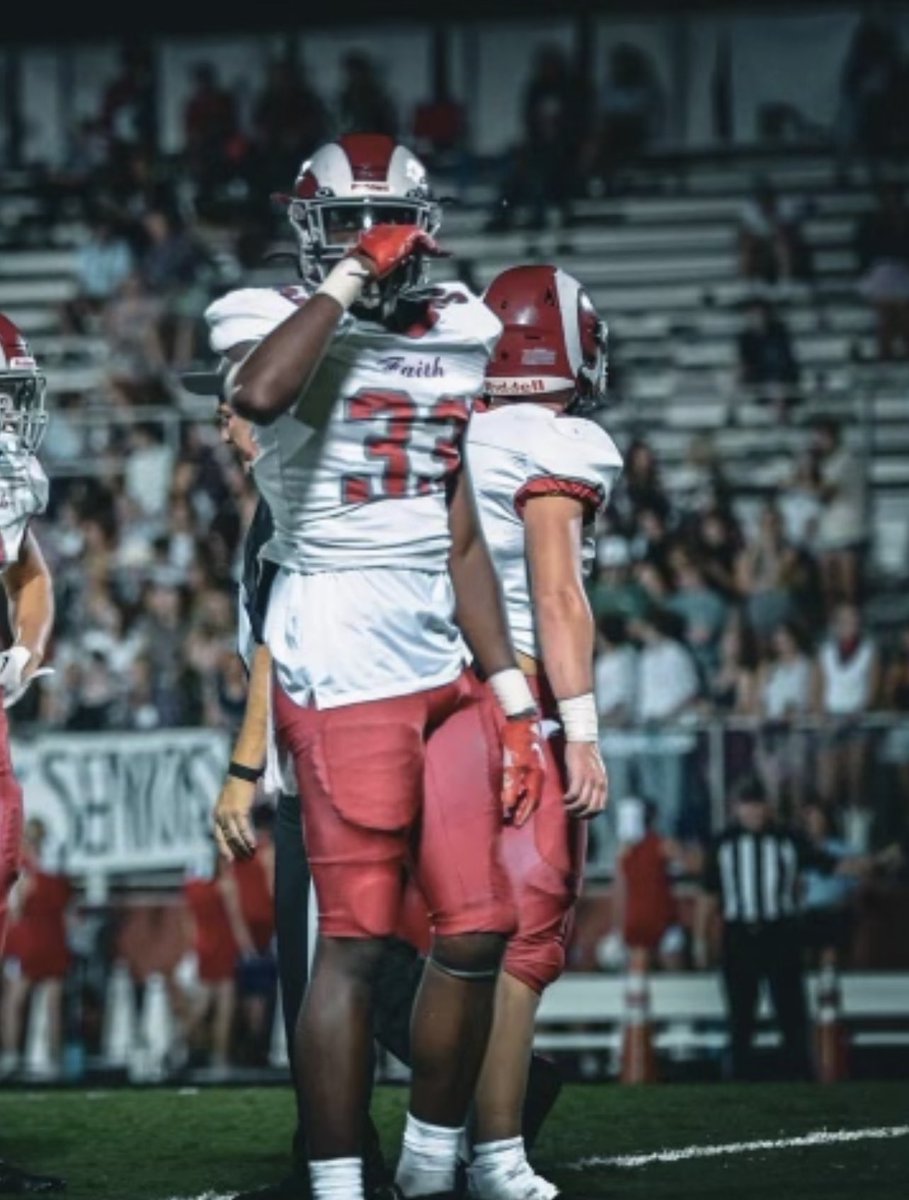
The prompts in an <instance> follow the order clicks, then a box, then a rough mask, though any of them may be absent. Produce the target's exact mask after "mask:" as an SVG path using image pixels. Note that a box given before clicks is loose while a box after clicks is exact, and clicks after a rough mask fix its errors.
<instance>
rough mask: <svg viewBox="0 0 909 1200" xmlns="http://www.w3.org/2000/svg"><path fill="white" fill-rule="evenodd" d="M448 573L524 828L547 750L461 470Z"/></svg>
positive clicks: (510, 809) (511, 808)
mask: <svg viewBox="0 0 909 1200" xmlns="http://www.w3.org/2000/svg"><path fill="white" fill-rule="evenodd" d="M448 524H449V528H450V530H451V552H450V554H449V560H448V565H449V572H450V574H451V581H452V584H453V586H454V593H455V620H456V621H457V623H458V626H459V628H460V630H461V632H462V633H463V635H464V638H465V640H466V642H467V644H468V645H469V646H470V648H471V650H472V651H473V653H474V656H475V658H476V660H477V662H478V663H479V665H480V667H481V669H482V671H483V673H484V675H486V677H487V679H488V680H489V683H490V686H491V687H492V689H493V691H494V692H495V693H496V697H497V698H498V700H499V703H500V704H501V706H502V708H503V710H504V711H505V715H506V717H508V721H507V722H506V725H505V730H504V733H503V739H502V740H503V745H504V751H505V778H504V783H503V788H502V808H503V811H504V813H505V816H506V819H508V820H510V821H513V822H514V824H515V825H523V824H524V822H525V821H526V820H527V819H528V818H529V817H530V815H531V814H532V813H533V811H534V809H536V807H537V806H538V805H539V803H540V797H541V795H542V789H543V752H542V746H541V744H540V741H539V739H540V731H539V722H538V720H537V709H536V704H535V703H534V700H533V696H532V695H531V692H530V689H529V688H528V686H527V682H526V680H525V679H524V677H523V675H522V674H521V671H520V668H519V667H518V664H517V658H516V656H515V652H514V647H513V646H512V643H511V634H510V633H509V630H508V618H507V616H506V613H505V602H504V600H503V598H502V589H501V586H500V584H499V579H498V576H497V575H496V572H495V568H494V567H493V565H492V559H491V558H490V555H489V548H488V547H487V545H486V539H485V538H484V536H483V531H482V529H481V527H480V519H479V516H478V514H477V507H476V500H475V498H474V494H473V486H472V484H471V482H470V472H469V471H468V469H467V467H466V466H465V467H462V469H461V470H460V471H459V472H458V475H457V478H456V481H455V484H454V487H453V489H452V494H451V497H450V500H449V508H448Z"/></svg>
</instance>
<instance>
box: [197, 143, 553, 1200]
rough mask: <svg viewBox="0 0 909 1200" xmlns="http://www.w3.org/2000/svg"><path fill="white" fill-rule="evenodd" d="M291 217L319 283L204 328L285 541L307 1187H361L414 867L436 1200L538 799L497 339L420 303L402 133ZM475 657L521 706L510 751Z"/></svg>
mask: <svg viewBox="0 0 909 1200" xmlns="http://www.w3.org/2000/svg"><path fill="white" fill-rule="evenodd" d="M289 215H290V219H291V223H292V224H293V227H294V229H295V231H296V233H297V235H298V237H299V240H300V248H301V268H302V274H303V284H302V286H299V287H294V288H288V289H284V290H283V291H269V290H264V289H263V290H255V289H247V290H243V291H239V292H235V293H232V294H230V295H229V296H227V297H225V298H224V299H223V300H221V301H218V302H216V303H215V304H214V305H212V306H211V307H210V308H209V310H208V312H207V318H208V320H209V324H210V326H211V335H212V346H213V349H215V350H216V351H218V352H220V353H221V354H223V355H225V356H227V357H228V358H230V359H232V360H233V363H234V365H233V367H232V368H231V371H230V374H229V376H228V379H227V390H226V399H227V400H228V401H229V403H230V405H231V407H232V408H233V409H234V410H236V411H237V412H238V413H239V414H240V415H241V416H244V417H247V418H248V419H250V420H252V421H253V422H254V423H255V424H256V426H257V428H256V440H257V442H258V445H259V450H260V452H259V455H258V456H257V458H256V459H255V461H254V465H253V470H254V473H255V478H256V483H257V486H258V487H259V490H260V492H261V493H262V495H263V497H264V498H265V500H266V501H267V503H268V505H269V508H270V510H271V513H272V516H273V519H274V523H275V532H274V535H273V537H272V538H271V540H270V541H269V543H268V544H267V545H266V547H265V548H264V550H263V556H264V557H265V558H266V559H268V560H270V561H273V562H275V563H277V564H278V568H279V569H278V572H277V575H276V577H275V581H274V584H273V588H272V592H271V596H270V601H269V608H268V615H267V620H266V627H265V638H266V642H267V645H268V648H269V650H270V651H271V654H272V659H273V664H274V675H275V689H274V715H275V724H276V729H277V732H278V734H279V737H280V739H281V740H282V742H283V744H284V746H285V747H286V748H287V749H288V750H289V751H290V752H291V753H292V755H293V758H294V763H295V768H296V773H297V780H298V784H299V790H300V794H301V796H302V798H303V818H304V827H305V837H306V844H307V850H308V853H309V858H310V865H311V869H312V874H313V878H314V881H315V886H316V893H317V898H318V905H319V924H320V935H319V943H318V948H317V951H316V960H315V967H314V973H313V978H312V980H311V983H310V987H309V991H308V996H307V1001H306V1004H305V1006H304V1009H303V1013H302V1015H301V1020H300V1025H299V1029H298V1038H297V1045H296V1056H297V1061H298V1065H299V1067H300V1075H301V1077H302V1079H303V1087H304V1093H305V1104H306V1114H307V1133H308V1137H309V1156H310V1174H311V1182H312V1191H313V1195H314V1196H315V1197H316V1200H329V1198H331V1197H344V1200H358V1198H360V1197H362V1194H363V1193H362V1180H361V1129H362V1114H363V1113H364V1111H365V1106H366V1096H367V1092H368V1082H369V1071H370V1046H371V1032H370V1030H371V995H372V987H373V982H374V977H375V972H376V969H377V967H378V964H379V961H380V959H381V955H382V950H383V942H384V940H385V939H386V938H387V937H389V936H390V935H392V934H393V933H394V932H395V930H396V928H397V925H398V921H399V917H400V911H401V900H402V893H403V882H404V871H405V867H406V866H407V865H408V864H409V863H412V865H413V870H414V873H415V876H416V878H417V880H418V882H419V885H420V887H421V889H422V892H423V894H424V896H425V897H426V899H427V902H428V905H429V907H430V910H431V913H432V920H433V926H434V929H435V939H434V944H433V950H432V954H431V957H430V960H429V963H428V965H427V968H426V971H425V973H424V978H423V984H422V987H421V990H420V994H419V996H418V999H417V1004H416V1008H415V1012H414V1024H413V1046H412V1051H413V1086H412V1093H411V1106H410V1112H409V1113H408V1118H407V1127H406V1130H405V1137H404V1150H403V1153H402V1156H401V1160H400V1162H399V1164H398V1172H397V1186H398V1187H399V1189H400V1192H401V1194H402V1195H403V1196H405V1197H421V1196H440V1197H441V1196H446V1195H449V1194H450V1193H451V1190H452V1188H453V1186H454V1174H455V1167H456V1159H457V1147H458V1141H459V1138H460V1135H461V1132H462V1129H463V1126H464V1122H465V1117H466V1112H467V1107H468V1104H469V1100H470V1096H471V1094H472V1092H473V1089H474V1086H475V1083H476V1078H477V1074H478V1072H479V1067H480V1063H481V1061H482V1056H483V1053H484V1051H485V1046H486V1040H487V1035H488V1029H489V1022H490V1020H491V1015H492V999H493V993H494V988H495V980H496V977H497V975H498V969H499V963H500V960H501V956H502V953H503V949H504V943H505V938H506V937H507V935H508V934H509V933H510V932H511V931H512V929H513V928H514V923H515V914H514V908H513V904H512V900H511V894H510V889H509V887H508V883H507V879H506V877H505V874H504V870H503V868H502V865H501V862H500V860H499V857H498V848H497V847H498V833H499V829H500V825H501V817H502V810H503V809H504V812H505V814H506V817H507V819H509V820H512V821H514V822H515V823H518V824H519V823H522V822H523V821H525V820H526V819H527V818H528V816H529V814H530V813H531V812H532V810H533V808H534V807H535V806H536V804H537V803H538V802H539V796H540V791H541V786H542V746H541V742H540V734H539V725H538V721H537V710H536V706H535V703H534V701H533V698H532V693H531V691H530V688H529V687H528V686H527V683H526V680H525V678H524V676H523V675H522V673H521V672H520V670H519V669H518V667H517V665H516V659H515V655H514V651H513V648H512V646H511V641H510V637H509V634H508V628H507V620H506V618H505V613H504V608H503V603H502V598H501V592H500V589H499V585H498V581H497V579H496V576H495V572H494V570H493V568H492V564H491V562H490V559H489V554H488V551H487V549H486V545H485V542H484V541H483V537H482V534H481V533H480V530H479V524H478V520H477V517H476V510H475V506H474V501H473V496H472V490H471V486H470V480H469V476H468V475H467V473H466V471H464V470H463V469H462V464H461V443H462V439H463V434H464V430H465V428H466V425H467V421H468V418H469V415H470V410H471V405H472V402H473V399H474V398H475V397H476V396H477V395H478V394H479V393H480V391H481V389H482V386H483V377H484V371H485V366H486V361H487V359H488V356H489V354H490V352H491V350H492V348H493V347H494V345H495V342H496V340H497V338H498V336H499V333H500V331H501V326H500V323H499V321H498V320H497V319H496V318H495V317H494V316H492V314H491V313H490V312H489V310H488V308H485V307H484V306H483V305H482V304H481V303H480V302H479V301H478V300H477V299H476V298H475V297H473V296H472V295H471V294H470V292H468V291H467V289H465V288H463V287H461V286H460V285H449V286H446V287H440V288H438V287H437V288H429V287H428V286H426V283H425V277H424V263H425V259H426V257H427V256H429V255H433V254H437V253H439V251H438V248H437V247H436V245H435V243H434V241H433V240H432V236H431V235H432V233H433V232H434V231H435V229H436V228H437V226H438V220H439V217H438V209H437V206H436V205H435V204H434V202H433V200H432V198H431V195H430V193H429V189H428V186H427V182H426V177H425V172H424V170H423V168H422V166H421V164H420V163H419V162H418V160H417V159H415V158H414V156H413V155H412V154H410V152H409V151H407V150H406V149H405V148H404V147H402V146H398V145H396V144H395V143H394V142H393V141H392V140H391V139H390V138H386V137H380V136H371V135H349V136H346V137H344V138H342V139H341V140H340V141H339V142H337V143H332V144H330V145H328V146H325V147H322V149H320V150H319V151H317V152H316V153H315V154H314V155H313V157H312V159H310V160H309V161H308V162H306V163H304V165H303V168H302V169H301V172H300V175H299V177H298V179H297V183H296V186H295V189H294V193H293V195H292V196H291V197H289ZM462 634H463V638H462ZM465 642H466V643H467V644H465ZM468 644H469V646H470V651H468V649H467V645H468ZM471 657H473V658H475V660H476V661H477V662H478V664H479V666H480V668H481V669H482V670H483V672H484V673H485V675H486V676H487V678H488V680H489V683H490V685H491V688H492V691H493V692H494V693H495V695H496V697H497V699H498V701H499V703H500V704H501V707H502V710H503V711H504V713H505V717H506V719H505V720H504V721H503V722H502V726H501V729H500V731H499V737H498V738H497V737H496V730H495V720H494V715H495V714H494V711H493V709H492V707H491V705H490V703H489V699H488V692H487V690H486V689H484V688H483V687H481V686H480V685H479V684H478V683H477V680H476V679H475V677H474V676H473V675H472V674H471V673H470V672H469V671H468V670H467V668H466V664H467V662H468V661H469V660H470V658H471ZM499 739H501V745H500V744H499ZM502 746H504V758H503V755H502ZM499 784H501V789H500V787H499ZM426 785H431V786H426ZM500 790H501V797H500V796H499V792H500ZM500 805H501V806H500ZM222 834H223V835H224V836H225V838H226V839H227V841H228V843H229V842H230V840H231V837H232V836H233V835H234V834H233V831H232V830H231V828H230V827H229V825H228V826H227V827H223V828H222Z"/></svg>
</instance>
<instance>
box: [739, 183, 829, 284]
mask: <svg viewBox="0 0 909 1200" xmlns="http://www.w3.org/2000/svg"><path fill="white" fill-rule="evenodd" d="M801 216H802V214H801V209H800V206H799V205H797V204H796V203H795V202H794V201H792V200H785V199H781V198H780V197H779V196H778V195H777V192H776V189H775V188H774V186H773V184H772V183H771V182H770V180H769V179H758V180H757V181H756V182H755V185H754V190H753V192H752V195H751V196H750V198H749V199H748V200H746V202H745V204H744V205H743V207H742V211H741V214H740V216H739V263H740V269H741V273H742V275H743V277H744V278H745V279H751V280H755V281H760V282H763V283H779V282H786V281H789V280H793V279H807V278H809V277H810V275H811V264H810V257H809V255H808V250H807V247H806V245H805V243H804V240H803V238H802V232H801Z"/></svg>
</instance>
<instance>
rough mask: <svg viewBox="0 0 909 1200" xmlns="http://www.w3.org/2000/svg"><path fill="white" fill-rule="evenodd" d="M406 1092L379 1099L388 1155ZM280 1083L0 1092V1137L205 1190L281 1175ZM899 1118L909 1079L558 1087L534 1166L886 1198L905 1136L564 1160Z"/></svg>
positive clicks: (120, 1197) (572, 1188)
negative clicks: (660, 1159)
mask: <svg viewBox="0 0 909 1200" xmlns="http://www.w3.org/2000/svg"><path fill="white" fill-rule="evenodd" d="M405 1102H406V1093H405V1091H404V1090H402V1089H392V1088H382V1089H380V1091H379V1093H378V1095H377V1097H376V1103H375V1109H376V1114H377V1119H378V1121H379V1123H380V1125H381V1128H382V1132H383V1135H384V1137H385V1139H386V1146H387V1149H388V1152H389V1155H393V1153H394V1149H395V1147H396V1145H397V1139H398V1137H399V1134H400V1129H401V1124H402V1121H403V1113H404V1105H405ZM292 1119H293V1118H292V1107H291V1100H290V1097H289V1094H288V1093H287V1092H286V1091H284V1090H283V1089H278V1088H271V1089H213V1090H202V1091H194V1090H191V1091H183V1092H180V1091H171V1090H148V1091H135V1090H133V1091H105V1092H75V1091H73V1092H61V1091H43V1092H25V1091H21V1092H20V1091H16V1092H6V1093H3V1094H0V1137H2V1141H0V1147H2V1153H3V1154H4V1155H5V1156H6V1157H8V1158H10V1159H15V1160H16V1161H18V1162H19V1163H20V1164H21V1165H23V1166H33V1167H35V1168H38V1167H39V1166H40V1167H43V1168H45V1169H47V1170H49V1171H56V1172H60V1173H62V1174H65V1175H66V1176H67V1177H68V1178H69V1181H70V1187H69V1191H68V1195H69V1196H70V1197H72V1200H171V1198H175V1197H176V1198H179V1200H184V1198H193V1200H198V1198H201V1197H202V1196H204V1195H205V1194H206V1193H208V1200H215V1198H216V1197H220V1196H222V1195H226V1194H229V1193H230V1192H231V1191H232V1190H234V1189H236V1188H239V1187H245V1186H251V1185H253V1184H255V1183H259V1182H267V1181H269V1180H271V1179H274V1178H276V1177H277V1176H278V1175H279V1174H280V1173H281V1172H282V1171H283V1169H284V1166H285V1164H286V1147H287V1145H288V1142H289V1137H290V1132H291V1122H292ZM907 1125H909V1085H904V1084H900V1083H895V1084H894V1083H882V1084H847V1085H842V1086H840V1087H835V1088H817V1087H808V1086H804V1087H803V1086H796V1085H790V1086H774V1085H755V1086H752V1087H747V1088H745V1087H727V1086H720V1085H713V1086H711V1085H705V1086H682V1085H667V1086H662V1087H653V1088H643V1089H629V1088H621V1087H618V1086H613V1085H602V1086H576V1087H570V1088H567V1089H566V1090H565V1092H564V1093H563V1095H562V1098H561V1099H560V1101H559V1104H558V1107H557V1108H556V1110H555V1113H554V1115H553V1117H552V1118H551V1120H550V1122H549V1124H548V1125H547V1127H546V1129H545V1131H544V1134H543V1136H542V1137H541V1140H540V1143H539V1146H538V1153H537V1160H538V1163H539V1166H540V1167H541V1168H542V1169H544V1170H545V1171H546V1172H547V1173H548V1174H551V1176H552V1177H553V1178H554V1179H556V1180H557V1181H558V1182H559V1183H561V1184H562V1185H563V1186H564V1187H565V1189H566V1194H567V1195H569V1196H576V1197H581V1198H585V1200H590V1198H592V1197H601V1196H602V1197H616V1198H621V1197H625V1196H628V1197H645V1196H646V1197H647V1198H648V1200H660V1198H662V1197H670V1196H671V1197H675V1198H681V1197H685V1198H688V1197H691V1198H698V1200H700V1198H702V1197H703V1198H709V1197H717V1198H719V1197H723V1200H811V1198H814V1197H817V1198H818V1200H821V1198H823V1200H872V1198H873V1200H878V1198H880V1200H896V1197H900V1200H902V1198H903V1197H905V1196H907V1195H909V1137H907V1136H905V1135H904V1136H899V1137H893V1138H891V1139H887V1140H872V1139H867V1140H866V1139H863V1140H857V1141H853V1142H849V1143H839V1144H835V1145H822V1146H812V1147H799V1148H788V1149H784V1148H772V1149H764V1150H759V1151H750V1152H747V1153H742V1154H736V1155H732V1154H722V1155H717V1156H716V1157H712V1158H699V1159H695V1160H689V1161H683V1162H675V1163H658V1164H654V1165H648V1166H642V1167H635V1168H633V1169H629V1168H619V1167H616V1166H598V1167H597V1166H591V1167H588V1168H587V1169H584V1170H577V1169H573V1168H572V1165H571V1164H573V1163H576V1162H578V1160H580V1159H583V1158H586V1157H590V1156H607V1157H612V1156H615V1155H636V1154H646V1153H652V1152H655V1151H659V1150H666V1149H680V1148H683V1147H688V1146H693V1145H697V1146H709V1145H718V1144H726V1143H735V1142H752V1141H756V1140H763V1139H768V1140H774V1141H775V1140H777V1139H781V1138H792V1137H798V1136H801V1135H805V1134H808V1133H812V1132H815V1131H817V1130H822V1129H826V1130H828V1131H833V1130H862V1129H868V1128H871V1127H883V1126H890V1127H892V1126H907Z"/></svg>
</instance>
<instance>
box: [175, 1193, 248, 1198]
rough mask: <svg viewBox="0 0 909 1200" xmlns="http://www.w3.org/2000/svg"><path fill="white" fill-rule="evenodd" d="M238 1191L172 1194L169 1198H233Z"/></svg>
mask: <svg viewBox="0 0 909 1200" xmlns="http://www.w3.org/2000/svg"><path fill="white" fill-rule="evenodd" d="M235 1194H236V1193H234V1192H229V1193H226V1194H222V1193H221V1192H203V1193H202V1195H201V1196H170V1197H168V1200H231V1197H232V1196H234V1195H235Z"/></svg>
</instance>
